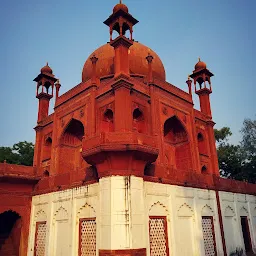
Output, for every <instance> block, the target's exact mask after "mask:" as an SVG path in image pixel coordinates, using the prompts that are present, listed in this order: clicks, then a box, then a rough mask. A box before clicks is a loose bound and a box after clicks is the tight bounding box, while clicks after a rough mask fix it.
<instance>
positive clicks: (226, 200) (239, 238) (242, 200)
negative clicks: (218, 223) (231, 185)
mask: <svg viewBox="0 0 256 256" xmlns="http://www.w3.org/2000/svg"><path fill="white" fill-rule="evenodd" d="M219 194H220V201H221V211H222V219H223V225H224V233H225V241H226V246H227V249H228V253H230V252H231V251H233V250H235V248H237V247H242V248H244V242H243V234H242V228H241V223H240V216H247V217H248V224H249V229H250V236H251V242H252V247H253V250H254V252H256V225H255V219H256V218H255V216H256V196H251V195H245V194H235V193H228V192H219ZM231 227H232V228H231Z"/></svg>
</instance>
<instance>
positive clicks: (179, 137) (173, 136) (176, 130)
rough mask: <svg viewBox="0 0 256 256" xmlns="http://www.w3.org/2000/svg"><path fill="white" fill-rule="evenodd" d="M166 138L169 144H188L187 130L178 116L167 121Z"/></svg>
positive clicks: (165, 126)
mask: <svg viewBox="0 0 256 256" xmlns="http://www.w3.org/2000/svg"><path fill="white" fill-rule="evenodd" d="M164 138H165V141H166V142H167V143H170V144H172V145H177V144H182V143H186V142H188V140H189V138H188V133H187V130H186V128H185V126H184V125H183V123H182V122H181V121H180V119H179V118H178V117H177V116H176V115H174V116H172V117H170V118H168V119H167V120H166V121H165V123H164Z"/></svg>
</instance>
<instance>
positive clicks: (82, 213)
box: [77, 203, 96, 219]
mask: <svg viewBox="0 0 256 256" xmlns="http://www.w3.org/2000/svg"><path fill="white" fill-rule="evenodd" d="M77 216H78V218H79V219H80V218H96V211H95V209H94V208H93V207H92V206H91V205H89V204H87V203H86V204H85V205H83V206H82V207H81V208H80V209H79V210H78V213H77Z"/></svg>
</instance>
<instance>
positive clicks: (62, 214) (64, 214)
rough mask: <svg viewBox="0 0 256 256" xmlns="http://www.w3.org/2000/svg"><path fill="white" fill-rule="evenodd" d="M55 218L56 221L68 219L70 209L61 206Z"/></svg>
mask: <svg viewBox="0 0 256 256" xmlns="http://www.w3.org/2000/svg"><path fill="white" fill-rule="evenodd" d="M53 219H54V220H55V221H61V220H68V211H67V210H66V209H65V208H64V207H63V206H61V207H59V209H58V210H57V211H56V212H55V213H54V217H53Z"/></svg>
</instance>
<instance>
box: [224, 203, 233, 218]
mask: <svg viewBox="0 0 256 256" xmlns="http://www.w3.org/2000/svg"><path fill="white" fill-rule="evenodd" d="M235 215H236V214H235V211H234V209H233V208H232V207H231V206H229V205H228V206H227V207H226V209H225V211H224V216H225V217H234V216H235Z"/></svg>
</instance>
